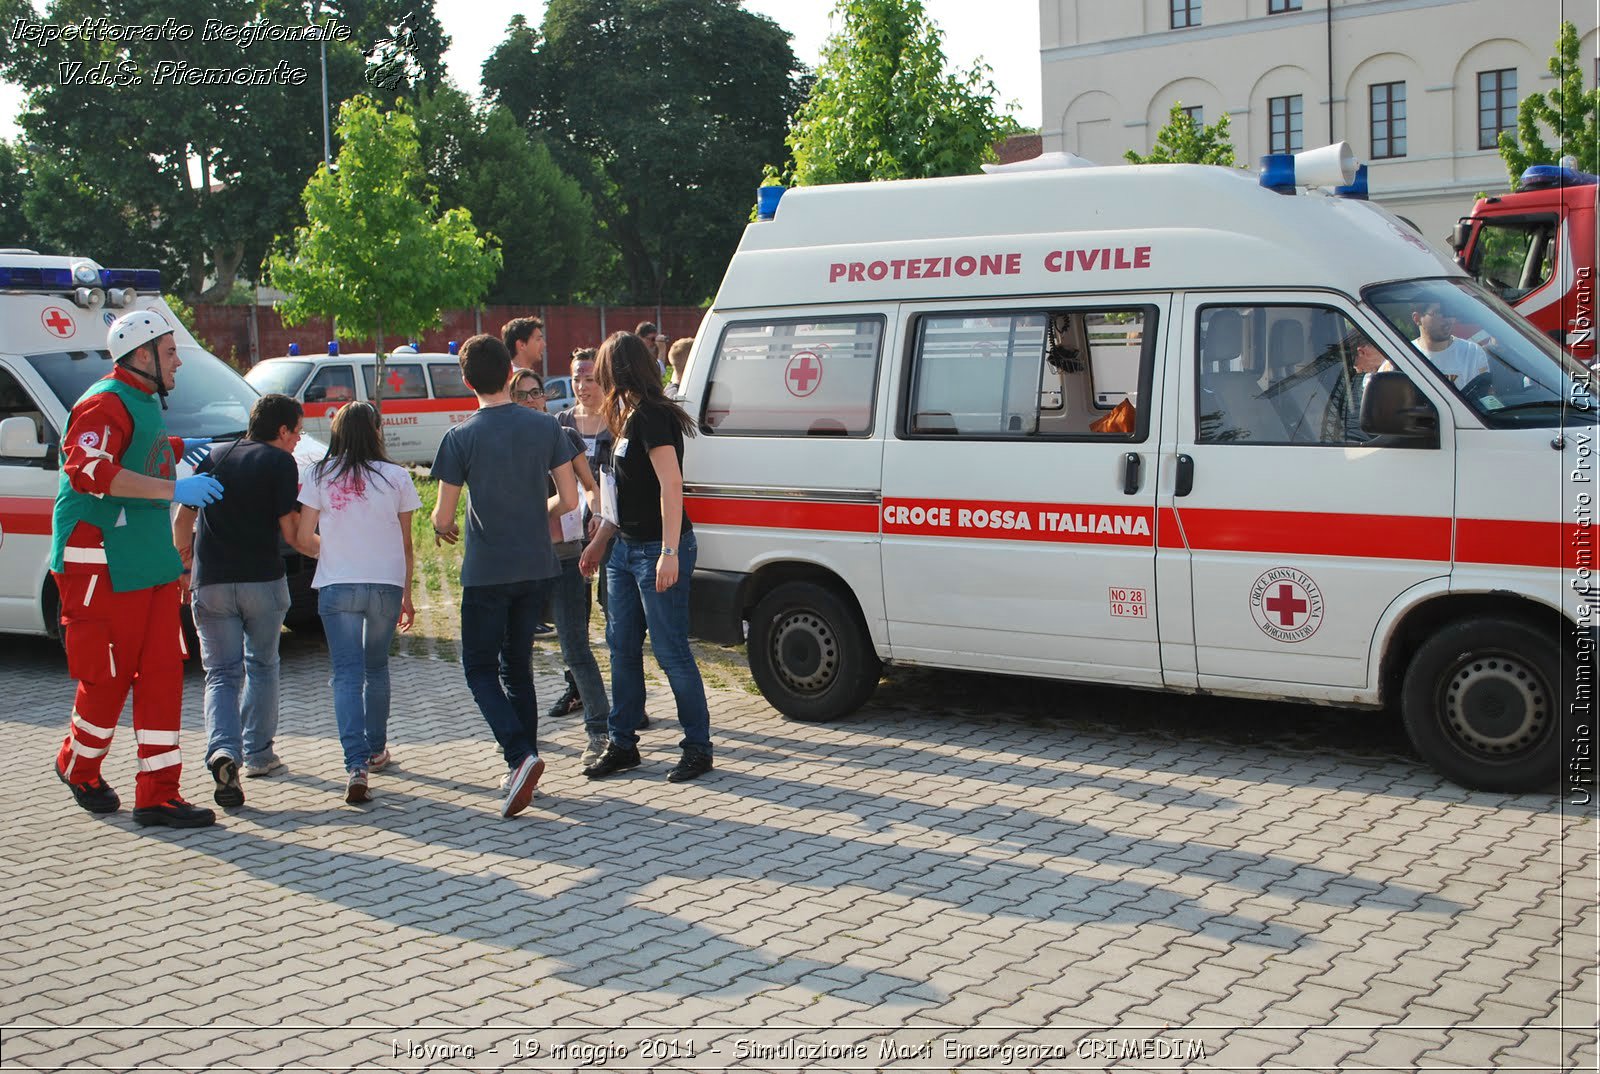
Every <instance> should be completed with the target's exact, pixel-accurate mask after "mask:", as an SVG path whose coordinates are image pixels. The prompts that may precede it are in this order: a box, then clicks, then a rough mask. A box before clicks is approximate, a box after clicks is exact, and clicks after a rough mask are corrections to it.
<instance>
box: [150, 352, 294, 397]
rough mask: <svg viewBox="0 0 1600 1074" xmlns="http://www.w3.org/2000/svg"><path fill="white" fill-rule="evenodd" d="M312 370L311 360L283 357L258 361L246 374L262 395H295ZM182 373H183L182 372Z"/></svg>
mask: <svg viewBox="0 0 1600 1074" xmlns="http://www.w3.org/2000/svg"><path fill="white" fill-rule="evenodd" d="M309 372H311V363H310V362H287V361H284V360H283V359H282V358H273V359H271V360H270V361H266V362H258V363H257V364H256V366H255V368H253V369H251V370H250V372H248V373H246V374H245V375H244V379H245V380H248V381H249V382H250V386H251V387H252V388H254V389H255V390H256V391H258V392H260V393H261V394H262V395H271V394H272V393H274V392H277V393H278V394H279V395H293V394H294V393H295V392H298V391H299V390H300V385H302V384H304V383H305V380H306V374H307V373H309ZM180 375H181V374H180Z"/></svg>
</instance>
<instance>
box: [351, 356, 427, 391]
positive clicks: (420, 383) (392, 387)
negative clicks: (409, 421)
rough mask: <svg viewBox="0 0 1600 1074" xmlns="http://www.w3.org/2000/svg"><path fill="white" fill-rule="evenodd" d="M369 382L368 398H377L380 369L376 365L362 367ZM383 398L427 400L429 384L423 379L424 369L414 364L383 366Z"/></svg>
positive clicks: (362, 371)
mask: <svg viewBox="0 0 1600 1074" xmlns="http://www.w3.org/2000/svg"><path fill="white" fill-rule="evenodd" d="M361 375H362V376H363V377H365V378H366V381H367V398H368V399H373V398H376V397H377V394H378V387H377V380H378V367H377V365H376V364H374V365H367V366H362V367H361ZM383 397H384V398H385V399H426V398H427V397H428V383H427V381H425V380H423V379H422V367H421V366H420V365H416V364H414V363H409V362H407V363H396V362H385V363H384V364H383Z"/></svg>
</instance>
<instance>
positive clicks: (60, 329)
mask: <svg viewBox="0 0 1600 1074" xmlns="http://www.w3.org/2000/svg"><path fill="white" fill-rule="evenodd" d="M39 320H41V321H43V322H44V330H45V331H46V332H49V333H50V334H51V335H52V336H55V337H56V338H57V339H71V338H72V336H73V335H74V334H75V333H76V332H77V331H78V326H77V325H76V324H75V323H74V322H73V320H72V318H71V317H68V316H67V314H66V311H65V310H63V309H61V307H59V306H46V307H45V309H44V312H43V313H41V314H39Z"/></svg>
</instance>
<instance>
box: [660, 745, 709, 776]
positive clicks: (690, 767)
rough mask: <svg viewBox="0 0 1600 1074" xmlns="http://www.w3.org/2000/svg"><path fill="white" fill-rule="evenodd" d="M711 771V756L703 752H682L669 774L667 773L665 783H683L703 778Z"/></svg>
mask: <svg viewBox="0 0 1600 1074" xmlns="http://www.w3.org/2000/svg"><path fill="white" fill-rule="evenodd" d="M709 771H711V754H710V753H708V752H707V751H705V750H684V751H683V757H682V759H680V760H679V761H678V765H677V767H676V768H674V769H673V770H672V771H671V772H668V773H667V782H669V783H683V782H684V781H686V780H691V779H694V778H695V777H696V776H703V775H705V774H706V773H707V772H709Z"/></svg>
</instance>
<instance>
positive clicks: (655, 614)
mask: <svg viewBox="0 0 1600 1074" xmlns="http://www.w3.org/2000/svg"><path fill="white" fill-rule="evenodd" d="M595 383H596V384H598V385H599V387H600V390H601V391H602V392H604V393H605V395H604V402H603V403H602V405H601V412H602V413H603V414H605V415H606V420H607V423H608V424H609V426H610V428H611V434H612V436H613V437H614V438H615V446H614V447H613V449H612V453H611V476H610V478H609V480H611V481H613V482H614V484H615V488H616V495H615V497H612V496H611V495H610V493H609V490H603V492H602V502H603V503H604V505H605V507H606V509H607V511H609V509H610V507H611V505H612V504H613V503H614V504H615V509H616V516H615V518H610V517H606V518H603V519H602V521H601V524H600V526H599V527H598V528H597V529H596V531H595V534H594V536H593V538H592V539H591V540H590V542H589V545H588V547H586V548H585V549H584V550H583V557H582V562H581V569H582V570H583V572H584V573H585V574H592V573H593V572H594V571H595V570H596V569H597V568H598V567H599V565H600V560H601V556H602V554H603V553H604V552H605V550H606V547H607V545H608V544H610V543H611V539H612V537H613V536H615V537H616V538H617V539H616V542H615V544H614V545H613V546H612V547H611V552H610V555H609V557H608V558H607V561H606V574H607V582H606V584H607V587H608V590H609V592H610V607H609V608H608V609H607V612H608V620H607V625H606V642H607V644H608V645H609V647H610V650H611V717H610V720H609V728H608V730H609V735H610V741H609V743H608V744H607V746H606V750H605V753H604V754H603V755H602V756H601V758H600V760H598V761H597V762H595V763H594V764H593V765H592V766H590V767H589V768H586V769H584V773H583V774H584V775H585V776H588V777H589V778H590V779H599V778H602V777H604V776H609V775H611V774H612V773H614V772H621V771H623V770H625V769H629V768H636V767H638V765H639V763H640V757H639V736H638V728H639V724H640V721H641V720H642V718H643V717H644V639H645V631H646V629H647V628H648V630H649V633H650V641H651V647H652V648H653V650H654V652H655V655H656V660H657V661H658V662H659V663H660V665H661V670H662V671H664V672H665V673H666V676H667V681H668V683H669V684H670V685H671V687H672V696H673V700H674V701H675V702H676V703H677V709H678V723H679V725H680V726H681V727H682V728H683V740H682V742H681V743H680V747H681V749H682V751H683V753H682V757H681V758H680V760H679V761H678V764H677V766H676V767H675V768H673V769H672V771H671V772H670V773H668V775H667V779H669V780H671V781H672V782H674V783H679V782H682V781H684V780H689V779H694V778H695V777H697V776H700V775H704V774H705V773H706V772H709V771H710V770H711V767H712V766H711V715H710V713H709V711H708V710H707V707H706V691H705V684H704V683H703V682H702V681H701V678H700V669H699V668H698V667H697V666H696V665H695V659H694V651H693V650H692V649H690V647H689V580H690V578H691V577H692V576H693V574H694V563H695V539H694V530H693V527H692V526H691V525H690V522H689V516H688V515H687V514H686V513H685V512H684V509H683V441H684V437H686V436H693V435H694V422H693V421H692V420H691V419H690V418H689V416H688V415H687V414H685V413H684V412H683V410H682V409H681V408H679V407H678V406H676V405H675V404H674V403H672V402H671V401H670V400H669V399H667V397H666V396H665V395H664V394H663V393H662V390H661V381H660V379H659V378H658V377H657V376H655V374H654V373H653V372H652V362H651V360H650V352H649V350H648V348H646V347H645V345H644V341H643V340H641V339H640V338H639V337H638V336H635V335H630V334H628V333H626V332H618V333H617V334H615V335H613V336H612V337H611V338H610V339H608V340H606V342H605V343H604V344H603V345H602V346H601V347H600V351H599V354H598V355H597V356H596V362H595Z"/></svg>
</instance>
